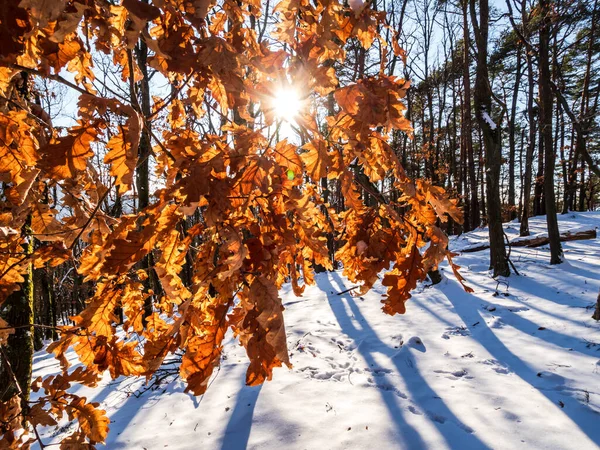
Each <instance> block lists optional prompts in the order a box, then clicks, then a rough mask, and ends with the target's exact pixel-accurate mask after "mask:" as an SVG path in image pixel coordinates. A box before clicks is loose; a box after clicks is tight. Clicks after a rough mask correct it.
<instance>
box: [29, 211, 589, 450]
mask: <svg viewBox="0 0 600 450" xmlns="http://www.w3.org/2000/svg"><path fill="white" fill-rule="evenodd" d="M559 219H560V228H561V231H567V230H569V229H579V228H582V227H583V228H588V229H589V228H593V227H597V226H599V225H600V213H585V214H584V213H575V214H569V215H567V216H560V218H559ZM544 225H545V224H544V218H534V219H532V220H531V230H532V233H538V232H544V231H545V226H544ZM518 226H519V225H518V224H516V223H511V224H507V225H506V230H507V234H508V235H509V237H511V238H512V237H515V236H516V235H517V234H518ZM485 240H487V232H486V231H485V230H481V231H477V232H474V233H469V234H468V235H463V236H461V237H460V238H457V239H456V238H453V239H452V241H451V242H452V244H451V248H452V249H455V250H458V249H460V248H464V247H466V246H469V245H472V244H474V243H476V242H480V241H485ZM564 248H565V255H566V259H567V262H566V263H564V264H562V265H560V266H550V265H549V264H548V261H549V252H548V248H547V247H540V248H534V249H529V248H513V250H512V260H513V262H514V263H515V265H516V267H517V269H518V270H519V271H520V272H521V276H511V277H510V278H507V279H503V280H501V281H500V282H497V281H495V280H493V279H492V278H491V276H490V275H489V273H488V270H487V269H488V252H487V251H481V252H477V253H469V254H465V255H463V256H460V257H458V258H456V262H457V263H458V264H460V265H461V266H462V267H463V268H462V270H461V271H462V273H463V275H464V276H465V277H466V279H467V284H468V285H470V286H471V287H472V288H474V289H475V292H474V293H473V294H467V293H465V292H464V291H463V290H462V288H461V286H460V285H459V284H458V282H457V281H456V280H455V279H454V277H453V276H452V274H451V271H450V270H449V269H448V267H447V266H442V269H443V270H444V272H445V273H446V274H447V277H446V278H445V279H444V280H443V281H442V283H440V284H439V285H436V286H426V285H422V286H420V287H419V288H418V289H417V291H416V292H415V293H414V296H413V298H412V299H410V300H409V302H408V304H407V313H406V314H405V315H403V316H395V317H389V316H386V315H384V314H383V313H382V312H381V310H380V304H379V300H380V299H381V294H382V293H383V292H384V290H383V289H382V287H381V286H376V288H375V289H374V290H373V291H372V292H370V293H369V294H367V295H365V296H364V297H352V296H351V295H350V293H348V294H343V295H337V293H338V292H340V291H343V290H345V289H347V288H348V287H350V286H351V285H350V284H349V283H348V282H347V281H346V280H345V279H344V278H343V277H342V276H341V274H340V273H338V272H333V273H326V274H321V275H319V276H317V282H318V286H315V287H312V288H307V290H306V291H305V293H304V296H303V297H300V298H297V297H295V296H294V295H293V293H292V292H291V289H284V290H283V291H282V293H281V295H282V296H283V299H284V304H285V307H286V311H285V313H284V314H285V319H286V325H287V333H288V346H289V349H290V352H291V353H292V357H291V360H292V363H293V365H294V368H293V369H292V370H287V369H277V370H276V371H275V373H274V377H273V380H272V381H271V382H268V383H265V384H264V385H263V386H259V387H252V388H250V387H246V386H244V374H245V370H246V365H247V359H246V357H245V355H244V350H243V348H241V347H239V346H237V345H235V344H234V343H229V344H228V345H227V346H226V347H225V359H224V360H223V363H222V367H221V369H220V371H219V373H218V375H217V376H216V377H215V379H214V380H213V381H212V384H211V386H210V388H209V390H208V392H207V393H206V395H205V396H204V397H203V398H194V397H191V396H189V395H187V394H184V393H183V385H182V384H181V383H180V382H178V381H177V382H175V383H173V384H171V385H168V386H166V389H165V390H164V391H163V390H162V389H161V390H159V391H153V392H146V393H145V394H143V395H141V396H139V398H138V397H137V396H136V395H133V393H135V392H136V389H138V388H140V387H142V386H143V384H142V383H141V382H139V381H136V382H133V383H132V381H131V380H126V381H123V382H121V381H116V382H111V381H110V380H109V379H107V380H106V382H105V383H104V385H103V386H101V387H99V388H97V389H87V388H80V389H79V390H78V394H80V395H81V394H83V395H86V396H87V397H88V398H91V399H93V400H95V401H98V402H101V404H102V407H103V408H104V409H106V410H107V412H108V414H109V415H110V418H111V422H112V423H111V432H110V434H109V437H108V441H107V443H106V448H108V449H143V448H145V449H148V450H153V449H163V448H168V449H203V450H211V449H227V450H235V449H244V448H251V449H371V448H376V449H388V448H389V449H393V448H394V449H395V448H406V449H425V448H427V449H444V448H453V449H480V448H490V449H492V448H493V449H514V448H535V449H578V450H580V449H581V450H583V449H595V448H600V324H598V323H596V322H595V321H593V320H592V319H591V315H592V312H593V310H592V308H593V305H594V303H595V299H596V296H597V295H598V290H599V288H600V239H595V240H587V241H576V242H569V243H565V245H564ZM57 369H58V364H56V363H55V361H54V360H53V359H52V358H51V357H49V356H48V355H46V354H44V353H39V354H38V355H37V356H36V361H35V374H34V375H35V376H37V375H46V374H49V373H54V372H56V371H57ZM44 438H45V441H48V442H49V441H51V436H48V435H45V436H44ZM59 438H60V436H55V437H54V440H55V441H56V440H58V439H59Z"/></svg>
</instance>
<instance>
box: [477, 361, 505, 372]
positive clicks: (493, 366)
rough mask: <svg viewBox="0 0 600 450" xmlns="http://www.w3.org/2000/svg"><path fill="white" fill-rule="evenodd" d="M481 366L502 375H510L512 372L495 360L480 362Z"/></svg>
mask: <svg viewBox="0 0 600 450" xmlns="http://www.w3.org/2000/svg"><path fill="white" fill-rule="evenodd" d="M479 362H480V363H481V364H484V365H486V366H490V368H491V369H492V370H493V371H494V372H496V373H501V374H505V375H506V374H509V373H510V372H511V371H510V369H509V368H508V367H506V366H505V365H504V364H502V363H501V362H499V361H496V360H495V359H484V360H483V361H479Z"/></svg>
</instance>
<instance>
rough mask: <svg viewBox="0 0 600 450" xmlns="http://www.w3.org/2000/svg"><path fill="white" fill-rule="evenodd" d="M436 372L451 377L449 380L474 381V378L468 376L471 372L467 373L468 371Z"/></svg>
mask: <svg viewBox="0 0 600 450" xmlns="http://www.w3.org/2000/svg"><path fill="white" fill-rule="evenodd" d="M434 372H435V373H445V374H448V375H449V376H448V377H446V378H448V379H449V380H457V379H459V378H464V379H466V380H472V379H473V377H470V376H467V375H468V373H469V372H467V371H466V369H460V370H454V371H447V370H434Z"/></svg>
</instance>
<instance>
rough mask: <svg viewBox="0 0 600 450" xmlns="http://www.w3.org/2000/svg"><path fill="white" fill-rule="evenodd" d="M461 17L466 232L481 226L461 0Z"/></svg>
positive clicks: (465, 0)
mask: <svg viewBox="0 0 600 450" xmlns="http://www.w3.org/2000/svg"><path fill="white" fill-rule="evenodd" d="M461 6H462V13H463V14H462V16H463V40H464V42H463V46H464V50H463V52H464V55H463V56H464V57H463V84H464V94H465V100H464V109H463V119H462V132H461V134H462V138H463V139H464V145H465V151H466V153H467V159H468V163H467V167H468V174H469V187H470V200H471V204H470V207H469V213H470V216H471V223H470V226H469V227H465V228H466V230H467V231H468V230H473V229H475V228H477V227H478V226H479V225H480V224H481V216H480V213H479V197H478V194H477V185H478V184H477V177H476V175H475V155H474V152H473V125H472V122H473V119H472V116H471V72H470V69H469V66H470V64H469V63H470V61H469V45H470V42H471V38H470V36H469V21H468V15H469V9H468V8H469V6H468V0H462V2H461Z"/></svg>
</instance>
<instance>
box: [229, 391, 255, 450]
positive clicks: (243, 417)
mask: <svg viewBox="0 0 600 450" xmlns="http://www.w3.org/2000/svg"><path fill="white" fill-rule="evenodd" d="M261 389H262V384H261V385H259V386H242V388H241V389H240V391H239V393H238V395H237V398H236V400H235V406H234V408H233V411H232V413H231V417H230V418H229V422H228V423H227V428H225V434H224V436H223V442H222V443H221V448H222V449H223V450H245V449H246V448H247V447H248V439H249V438H250V430H251V429H252V416H253V415H254V407H255V406H256V402H257V400H258V396H259V395H260V391H261Z"/></svg>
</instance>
